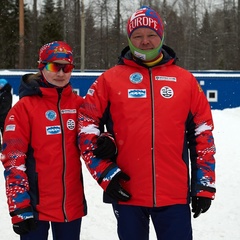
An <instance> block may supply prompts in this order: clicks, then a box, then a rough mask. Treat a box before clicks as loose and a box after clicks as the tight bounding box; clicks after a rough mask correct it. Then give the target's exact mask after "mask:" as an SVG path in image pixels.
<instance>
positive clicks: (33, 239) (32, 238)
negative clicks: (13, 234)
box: [20, 218, 82, 240]
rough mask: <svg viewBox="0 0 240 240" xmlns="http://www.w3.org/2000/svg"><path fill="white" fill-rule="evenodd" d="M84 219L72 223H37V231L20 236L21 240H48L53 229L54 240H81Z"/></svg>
mask: <svg viewBox="0 0 240 240" xmlns="http://www.w3.org/2000/svg"><path fill="white" fill-rule="evenodd" d="M81 222H82V218H79V219H77V220H74V221H71V222H48V221H37V229H36V230H34V231H31V232H30V233H28V234H24V235H21V236H20V240H47V239H48V231H49V228H50V223H51V228H52V235H53V240H68V239H69V240H70V239H71V240H79V239H80V229H81Z"/></svg>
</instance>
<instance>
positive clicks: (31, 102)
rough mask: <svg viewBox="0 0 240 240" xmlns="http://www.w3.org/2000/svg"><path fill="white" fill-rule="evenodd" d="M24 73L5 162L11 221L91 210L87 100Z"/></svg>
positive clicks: (57, 218) (8, 126) (60, 218)
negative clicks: (84, 121)
mask: <svg viewBox="0 0 240 240" xmlns="http://www.w3.org/2000/svg"><path fill="white" fill-rule="evenodd" d="M29 77H30V75H25V76H24V77H23V80H22V82H21V86H20V93H19V96H20V100H19V101H18V102H17V103H16V104H15V105H14V106H13V108H12V109H11V110H10V112H9V113H8V116H7V118H6V122H5V133H4V136H3V141H4V142H3V155H2V163H3V166H4V168H5V171H4V175H5V179H6V194H7V201H8V206H9V211H10V215H11V216H12V222H13V223H15V222H19V221H22V220H24V219H27V218H31V217H33V216H32V215H34V217H35V219H39V220H44V221H54V222H66V221H72V220H75V219H77V218H81V217H82V216H84V215H86V201H85V196H84V189H83V181H82V166H81V161H80V151H79V148H78V144H77V110H78V108H79V106H80V104H81V103H82V101H83V99H82V98H81V97H80V96H77V95H76V94H75V93H73V91H72V87H71V85H70V84H69V85H67V86H66V87H64V88H61V89H57V88H46V87H40V86H39V83H38V82H39V79H34V78H33V79H31V80H30V81H29V79H30V78H29Z"/></svg>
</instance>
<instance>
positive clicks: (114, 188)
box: [106, 172, 131, 202]
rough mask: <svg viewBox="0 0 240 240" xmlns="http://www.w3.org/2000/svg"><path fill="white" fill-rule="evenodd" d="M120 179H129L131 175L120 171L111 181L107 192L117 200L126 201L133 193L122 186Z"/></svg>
mask: <svg viewBox="0 0 240 240" xmlns="http://www.w3.org/2000/svg"><path fill="white" fill-rule="evenodd" d="M120 180H123V181H129V180H130V177H129V176H128V175H127V174H126V173H124V172H119V173H118V174H116V175H115V176H114V177H113V178H112V180H111V181H110V183H109V185H108V187H107V189H106V193H108V195H109V196H110V197H112V198H113V199H115V200H117V201H122V202H126V201H128V200H129V199H130V198H131V194H130V193H128V192H127V191H126V190H125V189H124V188H123V187H122V186H121V184H120Z"/></svg>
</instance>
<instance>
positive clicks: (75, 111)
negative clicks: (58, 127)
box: [61, 109, 77, 114]
mask: <svg viewBox="0 0 240 240" xmlns="http://www.w3.org/2000/svg"><path fill="white" fill-rule="evenodd" d="M61 113H62V114H67V113H77V110H76V109H62V110H61Z"/></svg>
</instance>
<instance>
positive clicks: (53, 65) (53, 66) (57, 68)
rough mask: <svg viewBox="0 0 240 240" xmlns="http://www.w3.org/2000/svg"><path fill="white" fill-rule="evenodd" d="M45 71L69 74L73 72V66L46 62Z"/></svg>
mask: <svg viewBox="0 0 240 240" xmlns="http://www.w3.org/2000/svg"><path fill="white" fill-rule="evenodd" d="M45 68H46V70H48V71H50V72H55V73H56V72H59V71H60V70H61V69H62V70H63V72H64V73H69V72H71V71H72V70H73V68H74V65H73V64H60V63H54V62H48V63H46V65H45Z"/></svg>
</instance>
